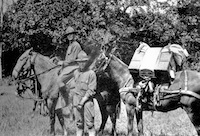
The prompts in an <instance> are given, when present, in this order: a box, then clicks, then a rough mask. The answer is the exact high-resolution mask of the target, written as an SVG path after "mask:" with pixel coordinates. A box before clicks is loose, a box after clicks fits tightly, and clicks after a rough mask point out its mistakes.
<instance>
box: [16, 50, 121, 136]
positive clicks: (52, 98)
mask: <svg viewBox="0 0 200 136" xmlns="http://www.w3.org/2000/svg"><path fill="white" fill-rule="evenodd" d="M96 60H97V59H96V58H95V59H94V61H96ZM93 64H94V65H95V64H96V63H93ZM93 64H92V65H93ZM92 65H91V67H92ZM59 69H60V66H57V65H55V64H54V63H53V62H52V61H51V60H50V59H49V57H46V56H43V55H41V54H39V53H36V52H34V51H32V49H29V50H27V51H25V52H24V53H23V54H22V55H21V56H20V58H19V59H18V61H17V64H16V65H15V67H14V69H13V77H15V78H16V81H17V82H18V83H23V82H27V81H28V80H31V83H33V82H32V79H34V81H36V82H37V85H36V86H38V88H36V89H39V92H40V97H39V98H38V99H33V100H35V101H36V102H38V101H40V102H44V101H46V102H47V107H48V110H49V116H50V132H51V133H55V130H54V124H55V115H56V114H57V116H58V119H59V121H60V124H61V126H62V128H63V130H64V133H65V134H67V130H66V129H67V126H65V124H64V121H63V120H64V119H63V116H62V114H61V112H56V110H55V106H56V103H57V99H58V95H57V94H56V93H55V92H57V91H55V90H57V89H58V85H57V84H56V79H57V77H58V71H59ZM30 71H31V72H30ZM27 73H29V74H27ZM97 79H98V82H97V84H98V87H97V88H98V90H97V94H96V95H95V98H96V99H97V101H98V103H99V107H100V110H101V115H102V124H101V126H100V129H99V132H100V133H102V132H103V129H104V127H105V123H106V121H107V118H108V115H110V116H111V120H112V122H113V124H114V125H113V129H112V134H113V135H114V132H115V131H114V128H115V122H116V114H115V113H116V112H115V109H116V105H117V104H118V103H119V99H120V97H119V93H116V90H118V86H117V85H116V84H115V81H113V80H111V79H110V77H109V76H108V75H106V73H100V72H97ZM105 81H106V83H105ZM23 85H27V84H23ZM117 92H118V91H117ZM44 93H48V97H47V98H42V96H43V94H44ZM111 100H114V101H111Z"/></svg>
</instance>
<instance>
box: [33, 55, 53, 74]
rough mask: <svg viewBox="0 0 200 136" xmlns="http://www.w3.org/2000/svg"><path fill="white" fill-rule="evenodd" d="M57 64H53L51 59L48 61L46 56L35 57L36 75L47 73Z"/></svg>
mask: <svg viewBox="0 0 200 136" xmlns="http://www.w3.org/2000/svg"><path fill="white" fill-rule="evenodd" d="M54 66H55V64H53V63H52V62H51V61H50V59H47V57H46V56H41V55H40V54H39V55H37V56H36V57H35V60H34V67H35V72H36V74H39V73H42V72H45V71H47V70H49V69H51V68H52V67H54Z"/></svg>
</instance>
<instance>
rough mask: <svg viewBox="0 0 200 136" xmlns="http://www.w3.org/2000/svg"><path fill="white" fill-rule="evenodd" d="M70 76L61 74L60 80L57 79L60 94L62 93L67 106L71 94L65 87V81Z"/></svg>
mask: <svg viewBox="0 0 200 136" xmlns="http://www.w3.org/2000/svg"><path fill="white" fill-rule="evenodd" d="M68 77H69V75H67V74H61V75H59V77H58V79H57V83H58V86H59V92H60V93H61V95H62V97H63V99H64V101H65V104H66V105H68V103H69V102H68V99H69V92H68V90H67V88H66V86H65V81H66V79H68Z"/></svg>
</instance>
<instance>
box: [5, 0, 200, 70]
mask: <svg viewBox="0 0 200 136" xmlns="http://www.w3.org/2000/svg"><path fill="white" fill-rule="evenodd" d="M150 1H151V0H148V1H147V0H145V1H140V0H138V1H135V2H132V3H128V2H127V3H126V6H127V7H124V10H122V9H120V8H121V7H122V5H121V3H120V2H119V1H117V0H115V1H113V0H104V1H100V0H92V1H85V2H84V1H81V0H78V1H77V0H20V1H18V2H17V3H16V4H14V5H13V6H12V7H10V10H9V11H8V12H7V13H6V14H5V16H4V20H5V23H4V29H3V39H4V42H5V43H6V46H5V47H4V51H7V50H13V49H19V50H21V51H24V50H25V49H26V48H29V47H34V49H35V50H36V51H39V52H40V53H42V54H44V55H48V56H52V55H58V54H59V55H60V56H61V58H63V57H64V54H65V50H66V47H67V43H64V42H63V38H62V37H63V36H64V33H65V30H66V28H67V26H69V25H70V26H73V27H74V28H75V29H76V30H77V31H78V36H77V40H78V41H79V42H80V43H81V45H82V47H83V49H84V50H86V52H87V53H88V54H89V53H90V52H91V50H92V48H94V47H96V46H102V48H106V49H108V48H109V47H113V46H116V47H117V50H116V52H115V53H116V55H117V56H118V57H120V58H121V59H122V60H123V61H124V62H125V63H127V64H129V62H130V59H131V57H132V55H133V53H134V51H135V49H136V48H137V46H138V43H139V42H140V41H143V42H146V43H147V44H149V45H150V46H165V45H167V44H169V43H177V44H180V45H182V46H183V47H185V48H186V49H188V51H189V53H190V54H191V59H190V60H191V64H190V65H188V66H189V67H191V68H192V69H197V70H198V62H199V46H198V45H199V42H200V37H199V33H200V31H199V30H200V29H199V27H200V23H199V16H200V14H199V11H200V10H199V8H200V3H199V2H198V0H189V1H188V0H178V2H179V3H178V7H177V6H170V5H169V4H167V3H162V4H160V5H159V6H161V7H162V8H163V9H166V13H165V14H162V13H159V12H155V11H152V9H150V8H148V9H147V12H140V11H138V10H135V11H134V12H133V13H132V16H129V14H127V13H126V12H125V11H126V10H125V9H127V8H128V6H140V5H139V4H141V3H142V4H147V5H149V3H150ZM156 8H157V7H156V6H155V9H156ZM115 40H116V41H115ZM88 41H90V42H88ZM112 41H115V42H112ZM91 43H93V44H91Z"/></svg>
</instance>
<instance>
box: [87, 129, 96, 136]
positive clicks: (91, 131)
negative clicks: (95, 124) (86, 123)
mask: <svg viewBox="0 0 200 136" xmlns="http://www.w3.org/2000/svg"><path fill="white" fill-rule="evenodd" d="M88 134H89V136H96V132H95V129H94V128H92V129H88Z"/></svg>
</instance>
